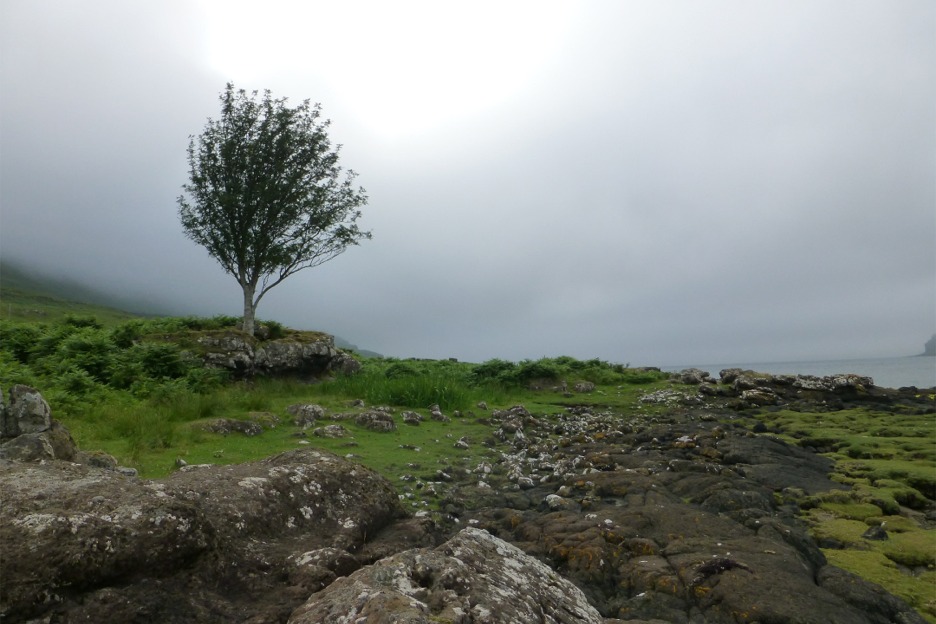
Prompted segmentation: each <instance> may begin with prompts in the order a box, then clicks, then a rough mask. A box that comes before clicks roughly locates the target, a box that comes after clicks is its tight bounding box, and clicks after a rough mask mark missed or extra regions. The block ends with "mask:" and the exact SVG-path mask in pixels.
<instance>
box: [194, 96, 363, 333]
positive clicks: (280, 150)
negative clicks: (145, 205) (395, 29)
mask: <svg viewBox="0 0 936 624" xmlns="http://www.w3.org/2000/svg"><path fill="white" fill-rule="evenodd" d="M219 99H220V101H221V117H220V119H218V120H214V119H211V118H209V119H208V123H207V125H206V126H205V129H204V131H202V133H201V134H200V135H198V136H197V137H195V136H190V137H189V146H188V163H189V180H190V181H189V183H188V184H185V185H183V187H182V188H183V190H184V191H185V192H186V193H188V196H189V197H186V196H185V195H182V196H180V197H179V200H178V202H179V217H180V219H181V221H182V227H183V228H184V230H185V234H186V235H187V236H188V237H189V238H191V239H192V240H193V241H195V242H196V243H198V244H199V245H202V246H203V247H205V248H206V249H207V250H208V253H209V254H210V255H211V256H212V257H213V258H214V259H215V260H217V261H218V262H219V263H220V264H221V266H222V267H223V268H224V270H225V271H227V272H228V273H230V274H231V275H233V276H234V277H235V279H237V283H238V284H240V287H241V289H242V290H243V292H244V324H243V329H244V331H245V332H247V333H248V334H251V335H253V332H254V318H255V316H256V310H257V304H258V303H259V302H260V299H262V298H263V295H265V294H266V293H267V292H268V291H269V290H270V289H271V288H273V287H274V286H276V285H277V284H279V283H280V282H282V281H283V280H285V279H286V278H287V277H289V276H290V275H292V274H293V273H296V272H298V271H301V270H302V269H308V268H311V267H315V266H318V265H320V264H322V263H324V262H327V261H329V260H331V259H332V258H334V257H336V256H338V255H339V254H341V253H342V252H343V251H345V249H346V248H347V247H348V246H349V245H356V244H358V241H360V240H361V239H369V238H370V237H371V234H370V232H365V231H362V230H361V229H360V228H359V227H358V226H357V224H356V223H355V222H356V221H357V219H358V218H359V217H360V216H361V212H360V210H358V208H360V207H361V206H364V205H366V204H367V196H366V195H365V194H364V189H363V188H357V189H355V188H353V187H352V182H353V180H354V178H355V177H356V174H355V173H354V171H351V170H349V171H348V172H347V174H346V175H345V176H344V177H343V179H342V175H341V173H342V170H341V167H339V165H338V152H339V151H340V149H341V146H340V145H339V146H337V147H335V148H334V149H333V148H332V146H331V142H330V141H329V139H328V134H327V132H326V130H327V129H328V126H329V124H330V122H329V121H328V120H325V121H320V120H319V117H320V115H321V106H320V105H318V104H315V105H314V106H312V105H310V104H309V101H308V100H305V101H303V102H302V103H301V104H299V105H298V106H296V107H295V108H290V107H288V106H287V105H286V99H285V98H283V99H273V98H272V96H271V95H270V92H269V91H264V92H263V96H262V97H258V93H257V92H256V91H253V92H252V93H250V94H248V93H247V92H246V91H244V90H243V89H239V90H235V89H234V85H233V84H232V83H228V84H227V88H226V89H225V90H224V92H223V93H221V96H220V98H219Z"/></svg>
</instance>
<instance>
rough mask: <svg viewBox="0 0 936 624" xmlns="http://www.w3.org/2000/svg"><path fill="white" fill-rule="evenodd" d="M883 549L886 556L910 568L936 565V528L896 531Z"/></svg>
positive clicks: (884, 544)
mask: <svg viewBox="0 0 936 624" xmlns="http://www.w3.org/2000/svg"><path fill="white" fill-rule="evenodd" d="M881 550H882V552H883V553H884V556H885V557H887V558H888V559H890V560H891V561H893V562H894V563H898V564H900V565H904V566H907V567H908V568H919V567H933V566H936V530H933V529H929V530H922V529H921V530H917V531H907V532H906V533H895V534H893V535H891V536H890V539H888V540H887V541H886V542H884V543H883V544H882V545H881Z"/></svg>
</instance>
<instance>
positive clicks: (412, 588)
mask: <svg viewBox="0 0 936 624" xmlns="http://www.w3.org/2000/svg"><path fill="white" fill-rule="evenodd" d="M325 622H367V623H368V624H391V623H403V622H406V623H407V624H430V623H431V622H491V623H494V622H496V623H499V624H528V623H530V622H542V623H543V624H558V623H569V624H572V623H573V622H575V623H582V624H589V623H590V624H603V622H604V618H603V617H601V615H600V614H599V613H598V612H597V611H596V610H595V609H594V608H593V607H592V606H591V605H589V604H588V601H587V600H586V599H585V596H584V594H582V592H581V590H579V589H578V588H577V587H576V586H575V585H573V584H572V583H571V582H569V581H567V580H566V579H564V578H562V577H561V576H559V575H558V574H557V573H556V572H555V571H553V570H551V569H550V568H549V567H548V566H546V565H545V564H543V563H542V562H540V561H538V560H537V559H535V558H533V557H530V556H529V555H526V554H524V553H523V551H521V550H519V549H518V548H516V547H514V546H512V545H510V544H508V543H507V542H504V541H503V540H500V539H498V538H496V537H494V536H492V535H490V534H489V533H487V532H486V531H482V530H479V529H473V528H468V529H464V530H462V531H461V532H460V533H458V534H457V535H456V536H455V537H453V538H452V539H450V540H449V541H447V542H445V543H444V544H442V545H441V546H438V547H437V548H433V549H428V548H422V549H415V550H409V551H405V552H402V553H399V554H397V555H394V556H392V557H389V558H386V559H383V560H381V561H379V562H377V563H375V564H373V565H370V566H367V567H365V568H362V569H360V570H358V571H357V572H355V573H354V574H351V575H350V576H348V577H344V578H340V579H338V580H336V581H335V582H334V583H332V584H331V585H329V586H328V587H327V588H325V589H324V590H322V591H321V592H318V593H316V594H314V595H313V596H312V597H311V598H310V599H309V600H308V602H306V603H305V604H304V605H303V606H302V607H300V608H299V609H297V610H296V611H295V612H293V614H292V617H290V618H289V623H290V624H322V623H325Z"/></svg>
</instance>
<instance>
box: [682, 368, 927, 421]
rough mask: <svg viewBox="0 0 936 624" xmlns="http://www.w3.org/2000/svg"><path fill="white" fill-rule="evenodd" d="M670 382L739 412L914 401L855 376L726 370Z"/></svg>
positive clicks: (691, 371) (696, 372)
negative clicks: (695, 388)
mask: <svg viewBox="0 0 936 624" xmlns="http://www.w3.org/2000/svg"><path fill="white" fill-rule="evenodd" d="M672 378H673V380H674V381H676V382H679V383H685V384H698V389H699V393H700V395H702V396H700V397H698V398H700V399H701V398H703V397H707V398H712V397H716V398H717V397H721V398H724V399H726V401H725V402H724V405H726V406H729V407H733V408H735V409H739V410H741V409H748V408H754V407H764V406H769V405H779V404H784V405H788V406H791V407H794V408H795V407H804V408H808V409H811V410H819V411H821V410H824V409H825V410H836V409H843V408H846V407H849V406H858V405H862V404H864V405H866V404H868V403H872V404H874V403H877V404H892V403H894V402H896V401H898V400H899V401H906V400H908V399H909V400H911V401H912V399H913V397H912V396H907V393H906V392H902V391H901V390H900V389H892V388H880V387H878V386H875V385H874V380H873V379H872V378H871V377H868V376H865V375H855V374H840V375H828V376H824V377H818V376H815V375H772V374H769V373H760V372H756V371H751V370H742V369H740V368H729V369H725V370H723V371H721V372H720V374H719V379H714V378H712V377H710V376H709V375H708V373H706V372H705V371H699V370H697V369H687V370H684V371H681V372H678V373H674V374H673V377H672ZM699 402H700V401H698V400H697V401H696V404H698V403H699ZM918 402H919V401H918ZM682 403H683V404H688V403H687V402H686V401H682Z"/></svg>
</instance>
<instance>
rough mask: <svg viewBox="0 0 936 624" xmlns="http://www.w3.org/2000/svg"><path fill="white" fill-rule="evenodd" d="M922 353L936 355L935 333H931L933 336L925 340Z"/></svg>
mask: <svg viewBox="0 0 936 624" xmlns="http://www.w3.org/2000/svg"><path fill="white" fill-rule="evenodd" d="M922 355H928V356H936V334H933V337H932V338H930V339H929V340H927V341H926V346H925V347H924V348H923V353H922Z"/></svg>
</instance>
